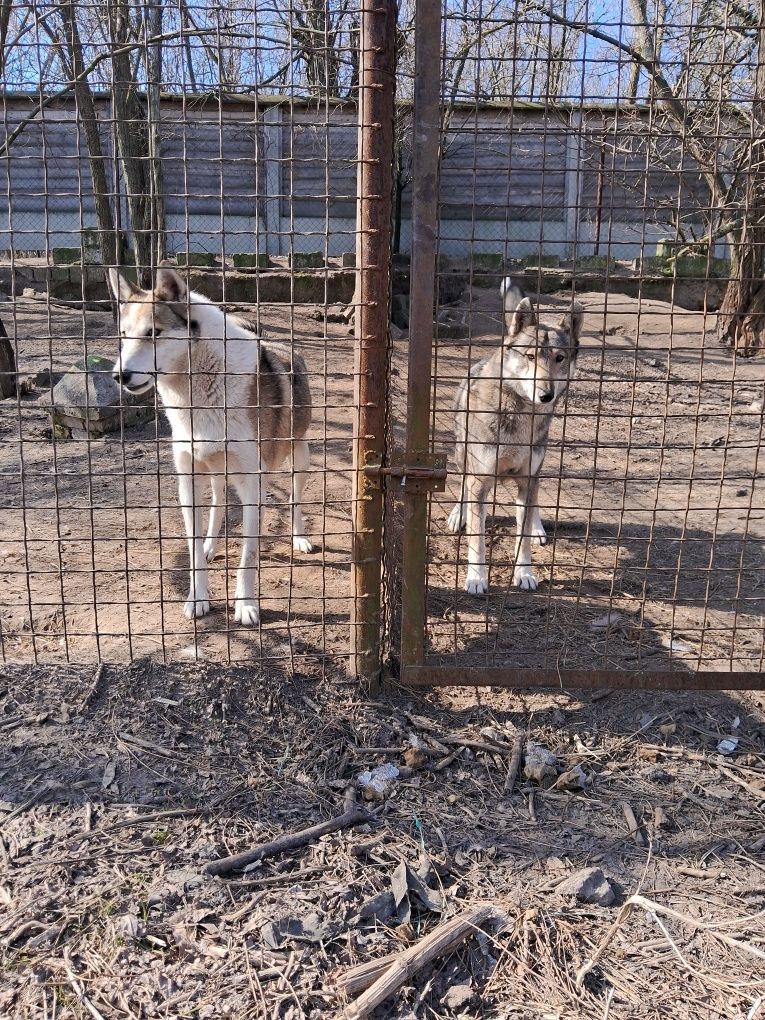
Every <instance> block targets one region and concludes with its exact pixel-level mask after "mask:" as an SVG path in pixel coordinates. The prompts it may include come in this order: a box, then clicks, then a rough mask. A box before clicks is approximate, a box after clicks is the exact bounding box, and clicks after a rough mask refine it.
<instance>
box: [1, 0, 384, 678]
mask: <svg viewBox="0 0 765 1020" xmlns="http://www.w3.org/2000/svg"><path fill="white" fill-rule="evenodd" d="M3 10H4V11H5V7H4V8H3ZM5 13H6V14H7V18H6V19H5V27H6V32H5V35H4V38H3V43H4V46H3V59H4V86H5V96H4V106H3V120H4V125H3V126H4V140H3V152H4V155H5V165H4V171H3V176H4V178H5V180H4V186H3V188H2V191H3V193H4V195H3V200H2V204H3V207H4V208H3V211H2V216H1V217H0V219H1V220H2V224H1V225H0V232H2V238H0V248H2V249H4V258H3V263H4V264H3V267H2V270H1V272H2V276H3V283H2V288H3V290H4V291H5V292H6V293H7V297H8V300H7V301H6V302H5V304H3V306H2V310H0V317H1V318H2V320H3V323H4V325H5V327H6V331H7V333H8V338H9V341H10V344H9V348H8V351H7V352H6V354H7V357H8V359H9V364H8V365H3V366H0V367H3V368H5V369H7V371H6V372H5V376H4V378H7V380H8V391H9V395H8V396H7V399H5V400H4V401H3V403H2V405H0V430H1V432H0V435H1V440H0V458H1V463H0V472H2V478H3V483H2V495H1V496H0V499H1V501H2V509H1V510H0V514H1V515H2V525H1V528H2V554H3V563H2V576H1V578H0V584H1V585H2V596H1V598H0V602H1V605H0V656H1V657H2V659H3V660H4V661H64V660H65V661H74V662H83V661H85V662H87V661H93V660H97V659H106V660H110V661H115V660H116V661H124V660H127V659H133V658H136V657H139V656H143V655H150V656H159V657H160V658H164V659H169V658H178V657H189V658H203V659H213V660H215V661H232V660H238V659H257V660H262V661H263V662H264V663H268V662H269V661H271V662H273V661H277V660H278V661H279V662H280V663H282V664H284V663H286V664H287V665H288V667H290V668H300V663H302V662H305V661H306V660H309V659H310V660H311V661H312V662H316V661H319V662H327V661H330V660H332V661H334V660H336V659H338V660H343V659H345V658H347V655H348V646H349V641H348V619H349V614H348V604H349V590H348V575H349V570H350V560H351V542H350V532H351V517H352V495H351V468H352V456H351V451H352V447H353V444H354V439H355V435H354V432H355V422H354V420H353V415H352V414H349V409H352V406H353V391H354V369H353V348H354V337H353V323H352V316H351V315H350V314H348V312H347V308H348V306H349V305H351V304H352V299H353V293H354V289H355V283H356V279H355V276H356V274H355V269H354V264H355V249H356V231H357V223H356V202H357V184H356V176H357V168H358V154H357V134H358V105H359V103H358V100H359V88H360V86H359V46H360V39H359V37H360V24H361V13H360V10H359V9H358V8H357V7H354V8H353V10H352V11H349V12H348V13H347V16H345V15H344V16H343V18H342V25H336V26H335V27H333V26H332V25H330V24H327V25H325V26H324V28H322V27H321V25H320V24H319V21H318V20H317V19H319V15H320V12H319V11H316V10H314V7H313V5H312V4H303V3H298V4H297V5H295V6H294V8H291V7H289V6H285V7H282V6H281V5H271V6H269V5H266V4H257V5H256V6H252V5H247V4H237V3H232V4H227V5H224V6H223V7H221V8H219V9H216V10H212V9H210V8H209V7H205V6H196V5H193V4H185V3H184V4H181V5H177V6H175V7H173V6H168V5H163V4H149V5H132V4H128V3H121V2H118V3H115V4H100V3H88V4H77V5H75V4H71V3H69V4H67V3H64V4H55V5H49V4H39V3H30V4H25V5H19V6H16V5H14V7H13V9H12V10H8V11H6V12H5ZM301 24H302V25H303V27H302V28H301V27H300V26H301ZM330 35H331V38H332V46H331V52H330V48H329V38H330ZM343 97H345V98H343ZM378 201H381V200H380V199H379V198H378ZM168 257H169V258H170V260H171V266H170V268H168V269H165V270H161V269H159V268H158V267H159V266H160V264H161V262H162V260H163V259H166V258H168ZM109 267H117V268H118V269H119V276H115V277H114V278H113V281H112V285H111V286H109V280H108V275H109V274H108V273H107V269H108V268H109ZM152 288H153V289H152ZM356 311H357V312H358V311H359V308H358V303H357V305H356ZM255 337H260V338H261V343H260V344H258V343H256V342H255V340H254V338H255ZM10 361H12V362H13V364H12V365H11V364H10ZM152 383H153V384H154V385H152ZM4 395H5V391H4ZM306 443H307V450H308V452H306ZM306 461H307V463H306ZM293 462H294V466H293ZM176 479H177V481H176ZM224 481H225V482H226V483H227V484H226V485H225V488H224V486H223V483H224ZM302 483H305V490H304V492H303V493H301V492H300V488H301V484H302ZM210 490H211V491H210ZM211 498H212V502H213V508H212V509H211V510H210V524H209V534H208V532H207V529H208V524H207V522H206V521H201V520H200V517H201V515H202V511H204V515H205V516H206V515H207V511H208V506H209V504H210V499H211ZM296 498H298V499H302V518H303V519H302V520H301V519H300V517H301V515H300V511H299V510H295V508H294V506H293V503H294V501H295V499H296ZM215 503H217V504H218V509H217V510H216V509H215V506H214V504H215ZM216 531H219V532H220V537H219V538H218V540H217V542H216V540H215V534H214V533H215V532H216ZM206 534H207V540H206V541H205V535H206ZM203 543H204V544H203ZM208 561H209V563H208ZM190 567H191V575H190V577H189V568H190ZM210 606H211V607H212V611H211V612H208V609H209V608H210Z"/></svg>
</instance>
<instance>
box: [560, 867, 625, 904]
mask: <svg viewBox="0 0 765 1020" xmlns="http://www.w3.org/2000/svg"><path fill="white" fill-rule="evenodd" d="M556 892H558V893H560V894H561V895H562V896H575V897H576V899H578V900H579V901H580V902H581V903H594V904H596V906H599V907H610V906H611V904H612V903H613V902H614V900H615V899H616V893H615V892H614V888H613V886H612V885H611V883H610V881H609V880H608V879H607V878H606V876H605V875H604V874H603V871H602V869H601V868H582V870H581V871H575V872H574V874H573V875H570V876H569V877H568V878H567V879H566V880H565V881H564V882H562V883H561V884H560V885H559V886H558V887H557V890H556Z"/></svg>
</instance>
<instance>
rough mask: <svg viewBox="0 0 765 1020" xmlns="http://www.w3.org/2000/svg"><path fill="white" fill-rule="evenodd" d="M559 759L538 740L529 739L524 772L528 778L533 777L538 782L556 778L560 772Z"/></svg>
mask: <svg viewBox="0 0 765 1020" xmlns="http://www.w3.org/2000/svg"><path fill="white" fill-rule="evenodd" d="M557 764H558V759H557V758H556V757H555V755H554V754H553V753H552V751H548V750H547V748H546V747H544V746H543V745H542V744H539V743H537V741H536V740H529V742H528V743H527V744H526V759H525V763H524V766H523V774H524V775H525V776H526V778H527V779H533V780H535V781H536V782H537V783H541V782H543V781H544V780H545V779H548V778H554V777H555V776H557V774H558V770H557V768H556V766H557Z"/></svg>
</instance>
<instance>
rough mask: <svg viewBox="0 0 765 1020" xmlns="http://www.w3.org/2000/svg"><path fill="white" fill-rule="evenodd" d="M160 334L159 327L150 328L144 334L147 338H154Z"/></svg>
mask: <svg viewBox="0 0 765 1020" xmlns="http://www.w3.org/2000/svg"><path fill="white" fill-rule="evenodd" d="M161 335H162V330H161V329H150V330H149V332H148V333H147V334H146V338H147V340H156V339H157V337H158V336H161Z"/></svg>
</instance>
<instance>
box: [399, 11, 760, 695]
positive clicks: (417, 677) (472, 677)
mask: <svg viewBox="0 0 765 1020" xmlns="http://www.w3.org/2000/svg"><path fill="white" fill-rule="evenodd" d="M441 27H442V25H441V0H416V15H415V83H414V111H413V114H414V126H413V139H414V144H413V150H414V162H413V182H412V252H411V274H410V300H409V308H410V317H409V371H408V383H407V422H406V450H405V459H404V464H403V466H402V467H401V468H399V469H398V470H397V474H398V475H399V477H400V479H401V486H402V488H403V492H404V524H403V529H404V534H403V562H402V565H401V580H402V583H401V593H402V594H401V646H400V667H401V680H402V681H403V682H404V683H405V684H407V685H412V686H465V687H478V686H496V687H512V688H533V687H557V688H605V687H608V688H619V689H629V688H648V689H666V690H670V689H680V690H765V673H762V672H756V671H751V672H743V671H742V672H738V673H732V672H731V673H726V672H720V671H709V672H695V673H683V672H679V671H670V670H661V671H659V670H657V671H655V672H646V671H644V670H639V671H633V672H630V671H628V670H613V669H607V670H606V669H593V670H583V669H559V670H558V669H533V668H528V669H523V668H521V669H519V668H504V667H493V666H468V667H452V666H438V665H429V664H428V662H427V658H426V649H425V631H426V620H427V615H426V594H427V591H426V579H425V578H426V556H427V541H428V534H427V520H428V501H429V498H430V493H431V492H433V491H438V490H443V487H444V482H445V477H446V471H445V467H446V458H445V457H444V456H443V455H442V454H440V453H436V452H435V451H433V450H432V448H431V442H430V433H429V426H430V419H431V414H432V411H433V406H432V404H433V399H434V392H433V386H432V382H431V368H432V351H433V340H434V324H433V300H434V294H435V278H436V244H437V236H438V226H437V224H438V162H439V144H440V128H441V38H442V36H441ZM386 328H387V327H386Z"/></svg>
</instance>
